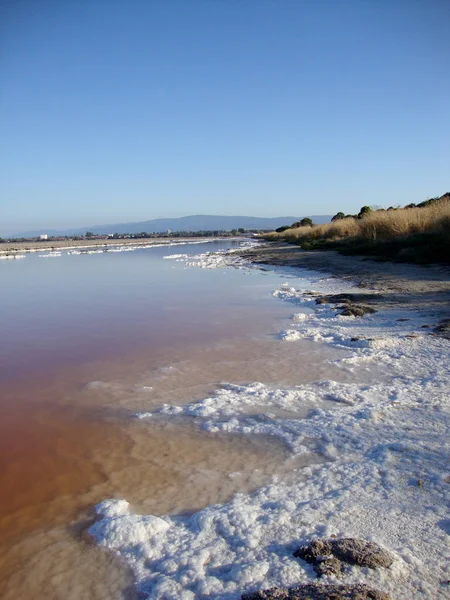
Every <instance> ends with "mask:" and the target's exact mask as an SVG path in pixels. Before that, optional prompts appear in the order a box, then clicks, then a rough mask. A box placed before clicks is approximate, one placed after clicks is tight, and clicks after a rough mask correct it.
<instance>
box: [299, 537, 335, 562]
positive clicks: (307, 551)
mask: <svg viewBox="0 0 450 600" xmlns="http://www.w3.org/2000/svg"><path fill="white" fill-rule="evenodd" d="M331 554H332V546H331V540H319V539H315V540H312V542H311V543H309V544H308V545H307V546H301V547H300V548H299V549H298V550H296V551H295V552H294V556H295V557H296V558H301V559H303V560H306V562H309V563H311V564H315V563H316V562H317V559H318V558H320V557H325V556H331Z"/></svg>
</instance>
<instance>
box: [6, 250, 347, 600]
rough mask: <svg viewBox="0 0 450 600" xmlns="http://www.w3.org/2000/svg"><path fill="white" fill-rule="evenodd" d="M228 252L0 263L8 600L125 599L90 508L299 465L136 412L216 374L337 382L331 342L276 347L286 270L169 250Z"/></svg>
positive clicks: (199, 393)
mask: <svg viewBox="0 0 450 600" xmlns="http://www.w3.org/2000/svg"><path fill="white" fill-rule="evenodd" d="M231 245H232V244H230V243H225V242H219V243H209V244H203V245H184V246H176V247H159V248H153V249H143V250H136V251H134V252H124V253H103V254H93V255H67V254H65V253H63V255H62V256H61V257H59V258H39V256H37V255H36V254H31V255H27V257H26V258H25V259H24V260H21V261H0V282H1V296H0V325H1V336H2V344H1V346H0V486H1V490H2V494H1V498H0V527H1V536H0V578H1V579H2V580H3V581H4V584H3V592H4V597H6V598H15V599H17V598H22V597H30V596H32V597H34V598H47V599H48V598H65V599H67V598H74V599H75V598H76V599H77V600H79V599H81V598H86V599H87V598H94V599H96V598H98V599H100V598H105V597H108V598H125V597H126V598H132V597H134V591H133V587H132V585H131V579H130V575H129V574H128V573H127V572H126V571H125V570H124V568H123V566H121V565H120V564H118V563H117V562H116V559H115V558H113V557H111V556H109V555H107V554H106V553H104V552H103V551H101V550H99V549H97V548H95V547H94V546H92V545H91V543H90V541H89V540H88V539H86V537H85V534H84V531H85V528H86V526H87V525H88V524H89V523H90V522H91V519H92V506H93V505H94V504H95V503H96V502H98V501H100V500H102V499H104V498H106V497H126V498H127V499H128V500H129V501H130V502H131V503H132V504H133V507H134V508H135V510H139V511H146V512H150V513H152V514H166V513H179V512H183V511H191V510H196V509H198V508H201V507H203V506H205V505H207V504H210V503H213V502H221V501H225V500H227V499H228V498H229V497H230V496H231V495H232V494H233V493H234V492H235V491H238V490H243V491H245V490H251V489H254V488H256V487H258V486H259V485H262V484H264V483H265V482H267V481H268V480H269V479H270V477H271V476H272V475H273V474H274V473H281V474H282V473H288V472H289V471H290V470H292V469H293V468H295V467H300V466H302V463H301V462H299V459H296V461H294V460H293V459H291V458H290V457H289V455H288V453H287V451H286V449H285V448H284V447H283V446H282V445H281V444H280V443H278V442H276V441H274V440H263V439H260V438H258V439H254V438H250V437H249V438H244V437H243V436H221V435H212V434H206V433H205V432H199V431H198V430H197V428H196V426H195V425H194V424H193V423H191V422H190V421H189V420H182V419H181V420H179V421H176V420H172V421H167V422H166V423H164V422H163V423H159V424H158V426H155V425H153V424H151V423H143V422H140V421H137V420H135V419H133V418H131V416H132V413H133V412H134V411H137V410H151V409H152V407H157V406H159V405H160V404H161V403H164V402H170V403H172V404H177V403H179V404H182V403H185V402H187V401H190V400H193V399H200V398H203V397H205V395H206V394H208V393H210V392H211V391H212V390H214V389H215V388H216V387H217V386H218V385H219V384H220V382H222V381H232V382H234V383H245V382H251V381H255V380H259V381H263V382H266V383H277V384H298V383H302V382H304V381H313V380H316V379H318V378H323V377H325V376H326V377H330V376H331V375H333V373H331V372H330V369H331V370H332V368H331V367H330V366H329V365H327V364H326V363H325V362H324V358H327V357H330V358H331V357H335V356H337V355H338V351H337V350H330V349H325V348H322V347H320V346H318V345H317V344H314V345H313V344H309V343H307V342H305V343H298V344H285V343H282V342H280V341H279V340H277V337H276V335H277V333H278V331H279V330H280V329H282V328H284V327H285V326H286V325H287V323H288V320H289V317H290V314H291V312H292V307H289V306H288V305H285V304H283V303H281V302H279V301H277V300H275V299H274V298H272V297H271V295H270V292H272V291H273V290H274V289H275V288H277V287H279V285H280V283H282V282H283V281H284V279H280V276H279V275H277V274H274V273H263V272H261V271H257V270H252V271H248V270H239V269H198V268H189V267H186V266H185V264H184V263H181V262H176V261H174V260H164V259H163V257H164V256H167V255H170V254H178V253H187V254H198V253H199V252H206V251H211V250H218V249H224V248H227V247H230V246H231ZM334 376H335V377H336V378H339V377H340V378H342V373H335V374H334ZM305 460H306V461H307V462H308V461H311V460H318V458H317V457H315V458H314V457H313V456H311V457H307V458H306V459H305V458H303V459H302V461H305ZM93 561H94V562H93ZM94 564H95V567H94V566H93V565H94Z"/></svg>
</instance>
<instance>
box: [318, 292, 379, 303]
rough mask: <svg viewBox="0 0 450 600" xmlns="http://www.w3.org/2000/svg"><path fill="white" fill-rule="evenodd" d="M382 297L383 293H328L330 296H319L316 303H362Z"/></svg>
mask: <svg viewBox="0 0 450 600" xmlns="http://www.w3.org/2000/svg"><path fill="white" fill-rule="evenodd" d="M381 298H382V296H381V294H345V293H344V294H328V296H319V298H317V299H316V304H341V303H342V302H348V303H360V302H370V301H371V300H380V299H381Z"/></svg>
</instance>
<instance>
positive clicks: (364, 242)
mask: <svg viewBox="0 0 450 600" xmlns="http://www.w3.org/2000/svg"><path fill="white" fill-rule="evenodd" d="M339 214H341V213H339ZM266 239H268V240H272V241H287V242H290V243H294V244H299V245H301V246H302V247H303V248H305V249H321V248H325V249H336V250H339V251H341V252H344V253H347V254H352V253H353V254H373V255H378V256H380V257H383V256H384V257H385V258H397V259H399V260H411V261H412V262H443V263H446V264H448V263H450V194H444V196H441V197H440V198H435V199H433V200H432V201H428V202H425V203H423V204H422V205H421V206H417V207H414V206H410V207H406V208H396V209H389V210H383V209H380V210H368V211H367V212H362V213H360V215H359V217H353V216H348V217H344V218H339V219H337V220H334V221H333V222H331V223H326V224H323V225H314V226H312V227H311V226H307V227H291V228H289V229H286V230H285V231H282V232H272V233H270V234H268V235H267V236H266Z"/></svg>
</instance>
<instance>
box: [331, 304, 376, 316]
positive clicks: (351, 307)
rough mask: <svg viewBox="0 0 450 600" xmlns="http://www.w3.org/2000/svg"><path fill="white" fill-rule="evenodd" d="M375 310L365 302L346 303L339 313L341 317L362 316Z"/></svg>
mask: <svg viewBox="0 0 450 600" xmlns="http://www.w3.org/2000/svg"><path fill="white" fill-rule="evenodd" d="M375 312H377V311H376V310H375V309H374V308H372V307H371V306H366V305H365V304H346V305H345V306H344V308H343V309H342V310H341V312H340V313H339V314H340V315H342V316H343V317H363V316H364V315H371V314H373V313H375Z"/></svg>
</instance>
